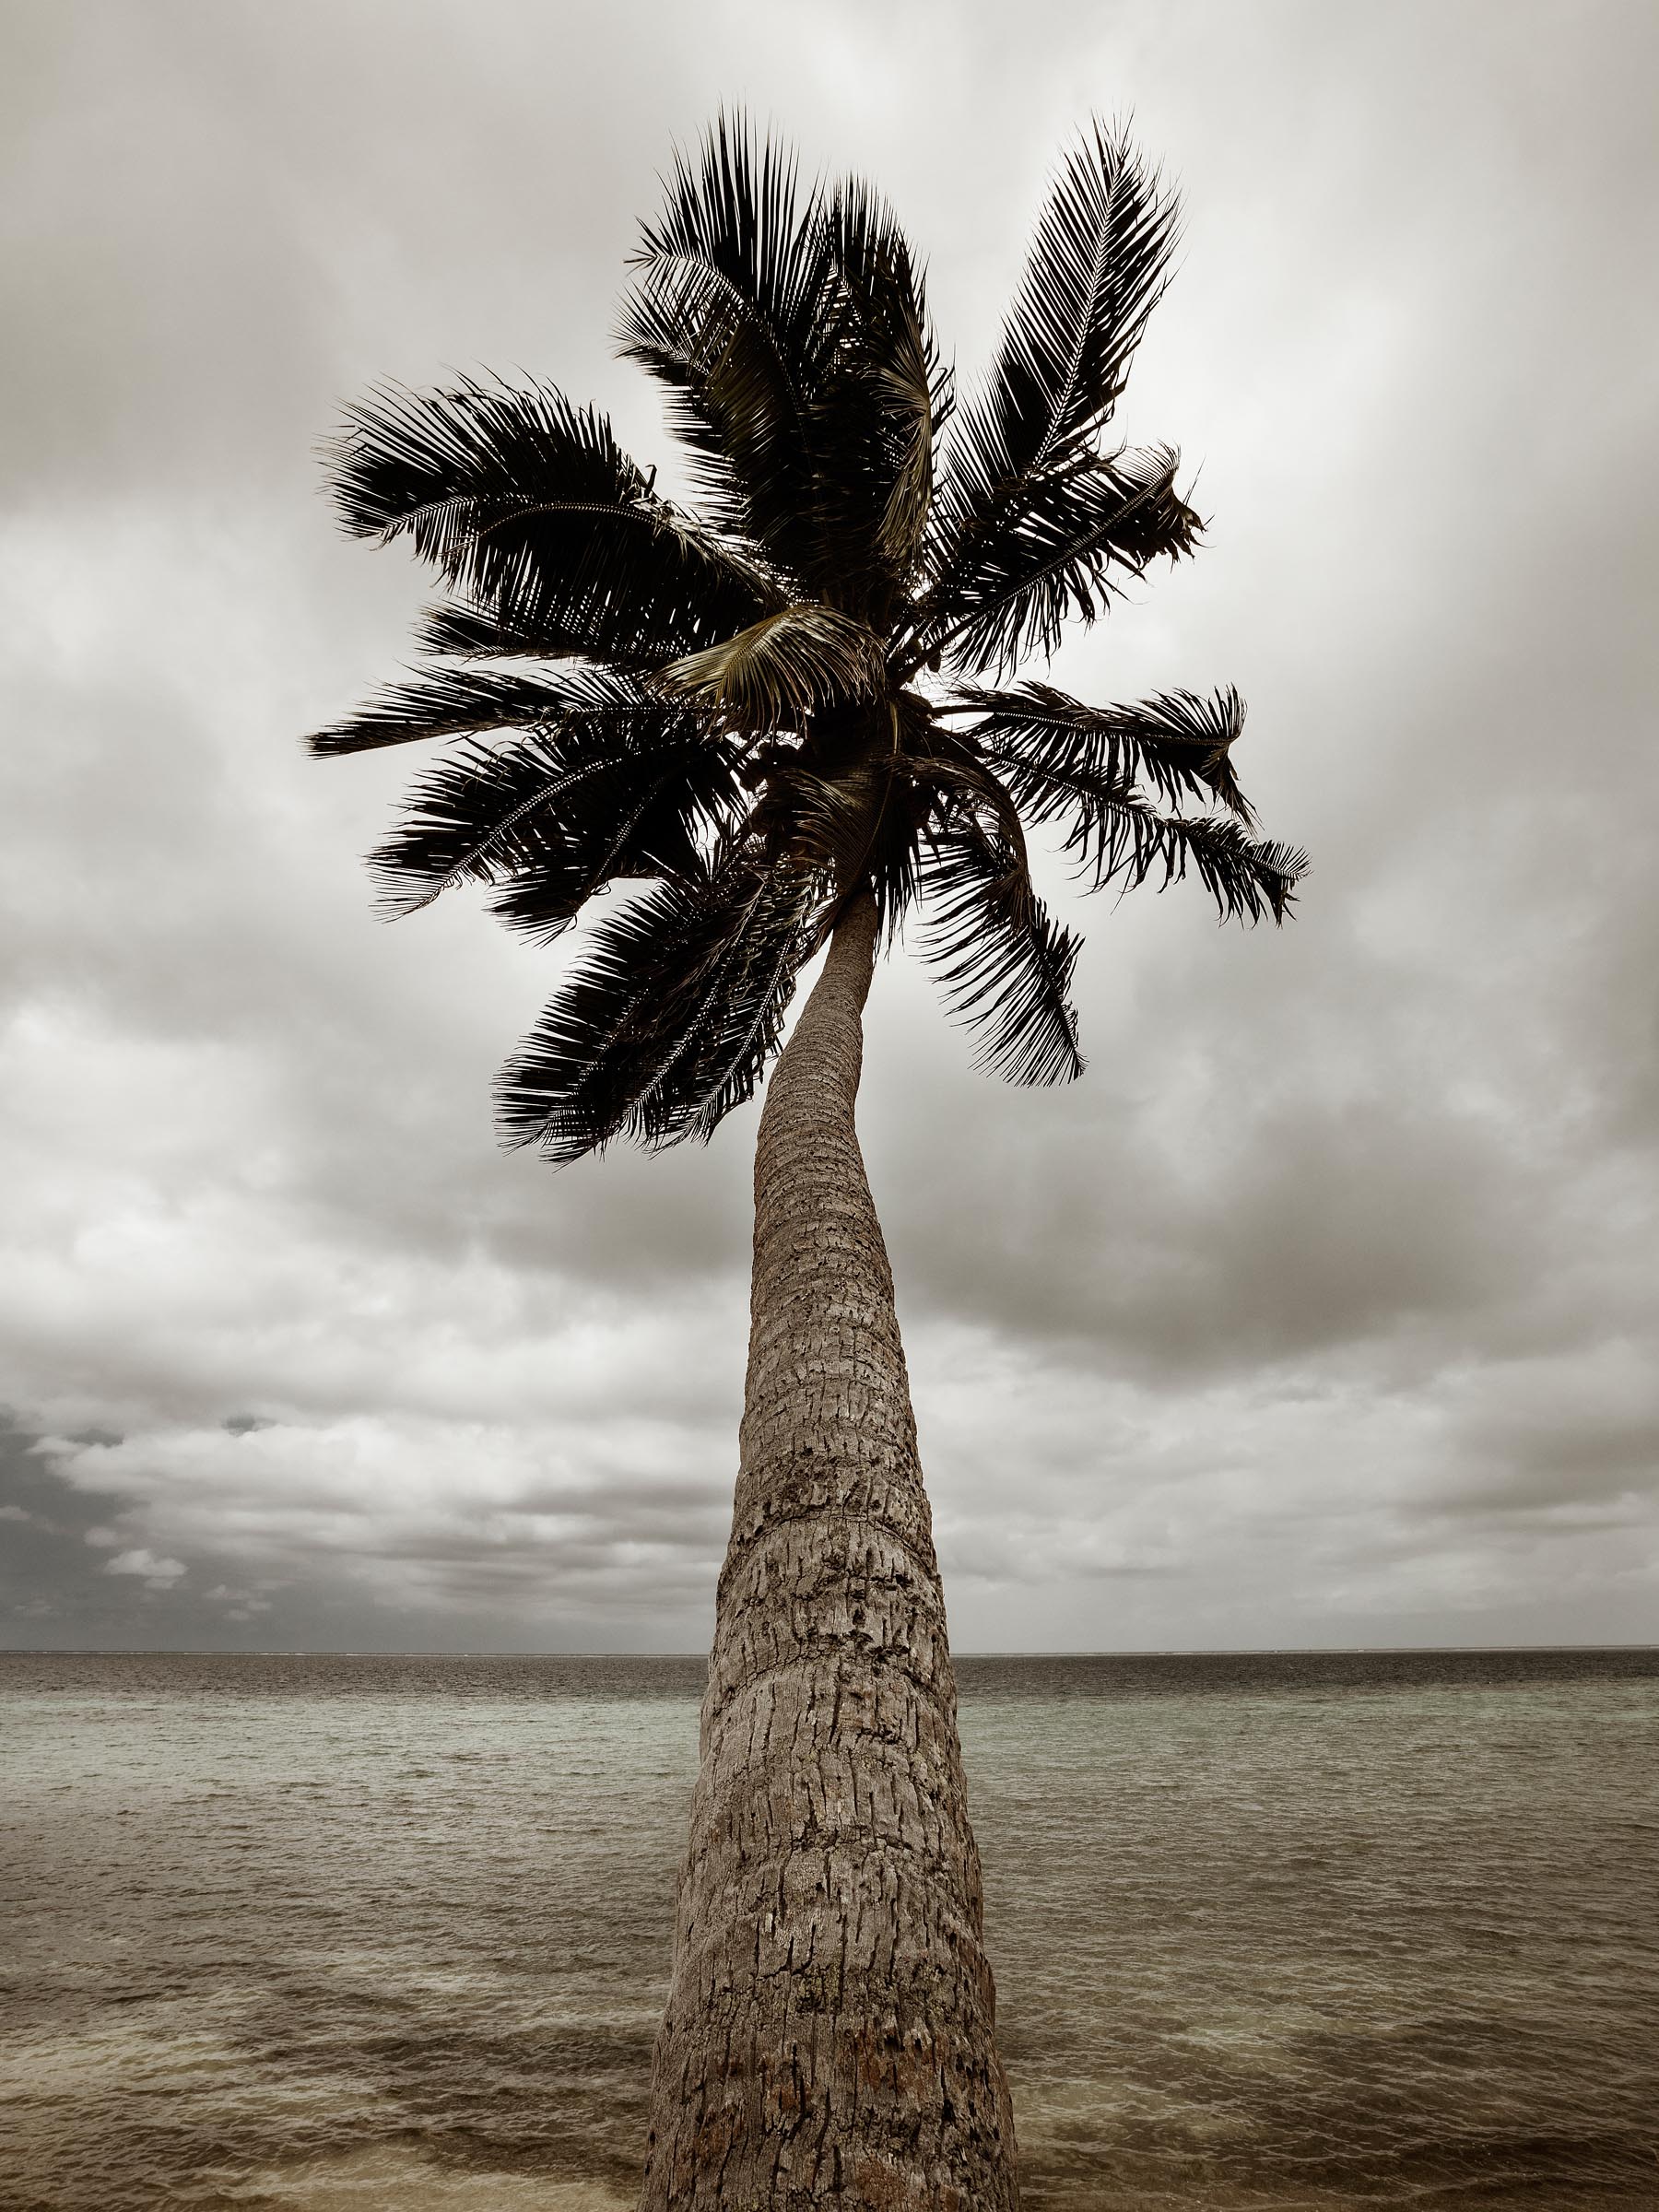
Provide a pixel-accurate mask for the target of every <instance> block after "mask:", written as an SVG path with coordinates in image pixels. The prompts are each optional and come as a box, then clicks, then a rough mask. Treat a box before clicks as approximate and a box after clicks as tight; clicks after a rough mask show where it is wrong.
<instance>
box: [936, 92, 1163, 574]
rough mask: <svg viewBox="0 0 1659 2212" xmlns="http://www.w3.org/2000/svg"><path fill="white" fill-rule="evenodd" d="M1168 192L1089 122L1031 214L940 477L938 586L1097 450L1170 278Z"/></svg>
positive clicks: (975, 562)
mask: <svg viewBox="0 0 1659 2212" xmlns="http://www.w3.org/2000/svg"><path fill="white" fill-rule="evenodd" d="M1179 229H1180V211H1179V206H1178V203H1177V200H1176V197H1175V194H1173V193H1172V192H1171V191H1169V190H1168V189H1166V188H1165V186H1164V185H1163V183H1162V182H1161V180H1160V179H1159V176H1158V174H1157V172H1156V171H1149V170H1148V169H1147V166H1146V164H1145V163H1144V162H1143V161H1142V159H1141V158H1140V156H1139V155H1138V154H1137V153H1136V151H1135V147H1133V146H1132V145H1131V143H1130V142H1129V139H1128V138H1127V136H1126V135H1124V133H1123V132H1122V131H1121V130H1115V131H1109V130H1105V129H1102V128H1101V127H1100V125H1098V124H1097V125H1096V127H1095V129H1094V132H1093V134H1092V135H1091V137H1090V138H1089V139H1088V141H1087V142H1086V143H1084V144H1083V145H1081V146H1079V147H1077V149H1076V150H1075V151H1074V152H1073V153H1072V155H1071V156H1070V158H1069V159H1067V161H1066V163H1065V167H1064V169H1063V170H1062V171H1061V174H1060V176H1059V178H1058V180H1057V181H1056V182H1055V185H1054V188H1053V193H1052V194H1051V196H1050V200H1049V203H1048V206H1047V207H1046V208H1045V209H1044V211H1043V214H1042V217H1041V220H1040V222H1039V224H1038V227H1037V232H1036V236H1035V238H1034V239H1033V241H1032V244H1031V250H1030V257H1029V259H1028V262H1027V265H1026V272H1025V277H1024V281H1023V282H1022V284H1021V286H1020V288H1019V292H1018V296H1017V298H1016V300H1015V301H1014V305H1013V307H1012V309H1011V310H1010V312H1009V315H1008V320H1007V323H1006V327H1005V329H1004V333H1003V338H1002V344H1001V347H999V349H998V352H997V355H996V359H995V361H994V365H993V367H992V371H991V374H990V378H989V380H988V382H987V386H986V389H985V391H984V392H983V394H982V395H981V396H980V397H979V398H977V399H976V400H975V402H974V403H973V405H972V406H970V407H968V408H967V409H966V410H965V411H964V412H963V414H962V415H961V416H960V417H959V420H958V428H957V433H956V435H955V437H954V438H953V439H952V440H951V441H950V442H949V446H948V450H947V456H946V461H945V465H944V468H943V471H942V475H941V482H940V487H939V497H938V504H939V510H940V523H941V531H940V546H939V552H938V556H937V561H936V573H937V577H938V582H939V587H940V594H941V597H943V598H949V597H951V596H952V595H954V594H955V593H956V592H957V591H958V590H959V589H961V588H963V587H965V586H966V585H967V584H968V583H969V582H971V580H972V579H973V578H974V577H975V575H976V574H977V572H978V568H979V562H980V559H981V558H982V541H983V540H984V539H986V538H987V537H994V536H995V535H998V534H999V533H1000V531H1001V529H1002V527H1003V526H1004V524H1005V523H1006V518H1007V517H1008V516H1009V515H1010V514H1017V513H1018V512H1022V511H1023V510H1024V508H1025V507H1026V505H1027V504H1028V503H1029V500H1030V497H1031V495H1032V493H1033V491H1034V489H1035V488H1038V487H1040V486H1041V484H1042V483H1043V482H1044V480H1045V478H1046V477H1049V476H1052V475H1053V474H1054V473H1055V472H1057V471H1058V472H1064V471H1065V469H1066V468H1067V467H1068V466H1069V465H1071V464H1072V463H1073V462H1074V461H1075V460H1076V459H1077V457H1078V456H1079V454H1084V453H1090V452H1092V450H1093V441H1094V440H1095V439H1096V438H1097V437H1098V436H1099V434H1100V431H1101V429H1103V428H1104V426H1105V425H1106V423H1107V422H1109V421H1110V419H1111V417H1112V410H1113V409H1114V407H1115V406H1116V405H1117V402H1118V399H1119V397H1120V396H1121V394H1122V393H1123V390H1124V382H1125V381H1126V378H1127V375H1128V370H1129V364H1130V361H1131V359H1133V357H1134V353H1135V347H1136V346H1137V345H1138V344H1139V343H1140V339H1141V336H1142V334H1143V333H1144V331H1145V329H1146V326H1147V318H1148V317H1149V316H1150V314H1151V312H1152V310H1153V308H1154V307H1155V306H1156V305H1157V303H1158V301H1159V298H1160V297H1161V296H1162V292H1163V288H1164V286H1165V284H1166V282H1167V281H1168V274H1169V265H1170V260H1171V254H1172V253H1173V252H1174V248H1175V243H1176V239H1177V236H1178V233H1179Z"/></svg>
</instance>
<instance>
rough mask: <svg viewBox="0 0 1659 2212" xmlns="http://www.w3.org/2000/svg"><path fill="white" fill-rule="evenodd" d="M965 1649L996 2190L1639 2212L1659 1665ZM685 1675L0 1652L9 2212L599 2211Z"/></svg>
mask: <svg viewBox="0 0 1659 2212" xmlns="http://www.w3.org/2000/svg"><path fill="white" fill-rule="evenodd" d="M960 1673H961V1677H962V1734H963V1741H964V1746H965V1749H966V1753H967V1759H968V1767H969V1777H970V1783H971V1794H972V1804H973V1812H974V1818H975V1824H976V1827H977V1830H978V1833H979V1837H980V1841H981V1845H982V1852H983V1855H984V1861H985V1873H986V1885H987V1920H988V1938H989V1944H990V1947H991V1952H992V1957H993V1959H994V1963H995V1966H996V1971H997V1976H998V1982H999V1986H1000V1990H1001V2007H1002V2011H1001V2017H1002V2026H1003V2041H1004V2052H1005V2055H1006V2059H1007V2061H1008V2067H1009V2072H1010V2074H1011V2076H1012V2077H1013V2081H1014V2090H1015V2100H1016V2110H1017V2112H1018V2124H1019V2130H1020V2137H1021V2143H1022V2147H1023V2155H1024V2167H1025V2173H1026V2184H1027V2202H1028V2205H1029V2206H1030V2208H1031V2212H1058V2208H1059V2207H1062V2206H1065V2207H1079V2208H1080V2207H1083V2206H1089V2207H1099V2208H1100V2212H1129V2208H1130V2207H1135V2208H1138V2212H1150V2208H1151V2207H1155V2206H1215V2207H1229V2208H1234V2207H1246V2206H1249V2207H1258V2208H1261V2212H1265V2208H1267V2207H1275V2208H1279V2212H1315V2208H1318V2212H1324V2208H1326V2207H1336V2206H1413V2207H1418V2212H1438V2208H1441V2207H1447V2208H1450V2207H1453V2206H1455V2207H1460V2208H1461V2207H1477V2206H1478V2207H1488V2206H1509V2207H1516V2208H1517V2212H1519V2208H1522V2207H1526V2208H1533V2212H1575V2208H1577V2207H1584V2208H1585V2212H1589V2208H1590V2207H1600V2208H1605V2207H1608V2206H1642V2207H1645V2208H1647V2212H1653V2207H1655V2206H1659V1653H1652V1652H1649V1653H1526V1654H1520V1653H1516V1654H1490V1653H1488V1654H1470V1653H1465V1654H1446V1653H1418V1654H1405V1655H1398V1656H1386V1657H1377V1656H1359V1655H1353V1656H1335V1657H1332V1656H1322V1657H1296V1658H1260V1657H1256V1658H1244V1659H1238V1658H1196V1659H1161V1660H1153V1659H1100V1660H967V1661H964V1662H962V1663H960ZM701 1674H702V1668H701V1664H700V1662H695V1661H682V1660H627V1659H618V1660H596V1659H476V1660H468V1659H430V1660H428V1659H305V1658H282V1657H269V1658H175V1657H166V1658H158V1657H128V1658H123V1657H82V1656H69V1657H63V1656H18V1655H11V1656H0V1758H3V1759H4V1776H3V1780H0V1989H3V1992H4V2006H5V2009H4V2028H3V2031H0V2206H4V2207H5V2212H152V2208H159V2207H161V2206H167V2207H192V2208H195V2207H208V2206H226V2207H229V2206H238V2207H261V2208H273V2212H274V2208H276V2207H281V2208H282V2212H393V2207H395V2208H396V2212H533V2208H535V2212H610V2208H611V2207H618V2208H619V2207H623V2206H627V2205H628V2204H629V2202H630V2200H631V2190H632V2184H633V2180H634V2175H635V2171H636V2167H637V2161H638V2156H639V2148H640V2144H641V2134H642V2126H643V2120H642V2113H643V2105H644V2089H645V2081H646V2074H647V2067H648V2061H649V2053H650V2047H651V2038H652V2032H653V2026H654V2023H655V2018H656V2013H657V2009H658V2007H659V2006H660V2004H661V2002H662V1998H663V1994H664V1986H665V1967H666V1963H667V1948H668V1938H669V1925H670V1890H671V1885H672V1877H673V1869H674V1865H675V1861H676V1859H677V1854H678V1850H679V1843H680V1834H681V1826H682V1822H683V1819H684V1815H685V1807H686V1801H687V1796H688V1790H689V1786H690V1782H691V1778H692V1772H693V1768H694V1762H695V1758H696V1737H697V1700H698V1696H699V1693H700V1685H701Z"/></svg>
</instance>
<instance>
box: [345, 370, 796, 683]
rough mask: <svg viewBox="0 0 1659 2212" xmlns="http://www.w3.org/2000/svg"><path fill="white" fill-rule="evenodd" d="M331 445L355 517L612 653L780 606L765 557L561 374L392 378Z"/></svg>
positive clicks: (509, 606) (354, 528) (507, 616)
mask: <svg viewBox="0 0 1659 2212" xmlns="http://www.w3.org/2000/svg"><path fill="white" fill-rule="evenodd" d="M329 459H330V464H331V476H332V480H333V485H334V490H335V499H336V500H337V503H338V506H339V511H340V514H341V517H342V520H343V521H344V523H345V525H346V527H347V530H348V531H350V532H351V533H353V534H354V535H358V536H367V537H376V538H379V539H381V540H382V542H384V541H386V540H389V539H391V538H394V537H399V536H406V537H407V538H408V540H409V542H410V543H411V545H412V546H413V547H414V548H415V550H416V552H417V553H418V554H419V555H420V556H421V557H422V558H423V559H427V560H429V561H431V562H432V563H433V565H434V566H435V567H436V568H437V569H438V570H439V571H440V572H441V575H442V576H443V579H444V581H445V582H446V583H447V584H448V585H449V586H450V587H451V588H452V589H453V590H455V591H458V592H461V593H464V594H465V595H466V596H467V597H468V598H469V599H471V600H472V601H473V602H475V603H476V604H477V605H479V606H483V607H485V608H486V609H488V611H489V612H491V613H492V614H493V615H494V616H495V617H496V618H498V619H500V620H503V621H506V622H508V623H510V624H512V625H515V626H518V627H523V628H528V629H541V630H543V631H544V632H547V633H549V634H551V635H553V636H556V637H558V638H559V639H561V640H565V641H571V642H572V643H574V644H575V645H576V646H578V647H579V649H580V650H581V651H582V652H585V653H593V654H594V655H595V656H597V657H599V658H601V659H604V658H606V657H609V656H611V655H613V654H620V655H629V654H631V655H644V656H647V657H650V658H653V659H666V658H667V657H668V656H669V655H670V654H672V653H685V652H688V651H690V650H693V649H695V648H696V647H697V646H699V645H702V644H707V643H710V642H712V640H713V639H715V638H718V637H723V636H726V635H729V634H730V632H731V631H732V630H734V629H739V628H741V627H742V626H743V625H744V624H745V623H746V622H749V621H752V620H753V619H754V618H755V617H756V616H757V615H758V614H760V613H761V612H763V611H764V610H765V609H766V608H767V607H768V606H773V605H775V604H777V594H776V591H775V589H774V588H773V586H772V583H771V578H770V575H769V574H768V572H767V571H766V570H765V569H764V568H763V567H762V566H761V565H760V564H759V563H757V562H756V561H755V560H753V559H751V558H750V557H748V556H747V555H746V554H745V553H743V552H742V551H741V550H740V549H739V548H737V547H733V546H730V545H728V544H726V543H725V542H724V541H723V540H722V539H721V538H720V537H719V536H718V535H716V534H714V533H713V532H712V531H709V530H707V529H705V528H704V527H702V526H701V525H700V524H697V523H696V522H695V520H694V519H693V518H691V517H689V516H687V515H685V514H682V513H680V512H678V511H677V509H675V508H673V507H672V506H670V505H669V504H668V502H667V501H666V500H660V499H658V498H657V497H656V496H655V494H654V493H653V490H652V488H651V483H650V481H649V480H648V479H647V477H645V476H644V475H643V474H642V472H641V470H640V469H639V468H638V467H637V466H636V465H635V464H634V463H633V462H632V461H630V460H629V457H628V455H627V454H626V453H623V451H622V450H621V448H620V447H619V446H618V443H617V441H616V439H615V437H614V435H613V434H612V431H611V427H610V424H609V422H608V421H607V420H606V418H605V417H604V416H603V415H602V414H601V413H600V412H599V411H598V410H597V409H596V408H593V407H576V406H572V405H571V402H570V401H569V400H567V399H566V398H565V397H564V395H563V394H561V393H559V392H558V391H555V390H554V389H553V388H552V387H551V386H547V385H539V384H536V385H525V386H522V387H521V386H514V385H509V384H486V383H481V382H470V381H469V382H463V383H460V384H457V385H455V386H453V388H451V389H450V390H448V391H444V392H435V393H426V394H421V393H414V392H407V391H404V390H402V389H401V388H399V387H396V386H385V387H382V389H381V390H379V391H378V392H377V393H375V394H372V395H371V398H370V399H368V400H366V401H363V402H361V403H359V405H358V406H353V407H351V408H350V409H348V410H347V427H346V429H345V430H344V431H343V432H342V434H341V435H340V437H339V438H338V439H337V440H336V441H335V443H334V445H333V447H332V449H331V451H330V454H329Z"/></svg>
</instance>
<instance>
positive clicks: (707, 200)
mask: <svg viewBox="0 0 1659 2212" xmlns="http://www.w3.org/2000/svg"><path fill="white" fill-rule="evenodd" d="M819 218H820V206H819V202H818V194H816V193H811V194H807V195H806V199H805V201H804V202H803V201H801V200H800V199H799V198H798V195H797V191H796V182H795V169H794V160H793V159H791V158H790V157H788V156H787V155H785V154H784V153H783V152H782V150H781V149H780V148H778V147H775V146H773V145H772V144H771V142H770V141H767V142H763V143H757V141H756V138H755V135H754V134H753V132H752V131H751V130H750V128H749V127H748V124H747V121H746V120H745V118H744V117H742V116H741V115H738V116H736V117H734V118H732V119H731V120H729V121H728V119H727V118H726V117H725V116H724V115H722V116H721V117H720V119H719V120H718V122H717V123H716V124H715V126H714V128H713V130H712V131H711V132H710V133H709V135H708V136H707V138H706V139H705V141H704V143H703V147H702V150H701V158H700V160H699V161H698V162H697V163H696V164H695V165H693V164H692V163H691V162H690V161H688V159H686V158H685V157H684V156H683V155H682V156H678V157H677V159H676V161H675V165H674V171H673V173H672V175H671V176H670V178H669V180H668V185H667V194H666V201H665V206H664V209H663V212H662V214H661V215H660V216H659V217H658V218H657V219H656V220H655V221H654V222H653V223H649V224H647V225H645V226H644V228H643V230H642V233H641V242H640V246H639V249H638V251H637V252H636V253H635V254H634V255H633V256H632V264H631V265H632V267H633V271H634V284H633V288H632V291H631V294H630V296H629V300H628V301H627V304H626V306H625V308H624V312H623V316H622V322H621V327H620V332H619V336H620V341H621V349H622V352H623V354H624V356H625V357H626V358H628V359H632V360H636V361H638V362H639V363H640V364H641V366H642V367H643V368H644V369H646V370H647V371H649V372H650V373H651V374H652V375H653V376H654V377H655V378H656V379H657V380H658V382H661V383H663V384H665V386H666V387H667V389H668V391H669V392H670V394H672V400H673V414H672V420H673V423H674V426H675V428H676V429H677V431H678V433H679V435H680V437H681V439H682V440H683V441H685V443H686V444H687V445H688V447H689V448H690V450H691V453H692V455H693V457H694V461H695V462H696V464H697V465H698V467H699V470H700V491H701V492H702V494H703V496H704V498H705V500H707V502H708V503H709V505H710V507H711V510H712V512H715V513H716V514H717V515H718V516H719V517H720V519H721V520H722V521H723V522H724V523H725V524H727V525H728V526H729V527H731V528H733V529H735V530H738V531H741V532H742V533H743V534H744V535H747V536H749V537H752V538H753V539H755V540H757V541H758V542H759V543H760V544H762V545H764V546H765V547H767V548H768V551H769V552H770V554H771V557H772V558H773V559H777V560H779V561H780V562H782V565H783V566H784V567H785V568H786V569H788V570H789V571H791V572H793V573H794V574H795V575H796V576H797V577H800V578H802V579H803V580H805V579H806V578H807V577H809V576H810V574H811V572H812V571H813V569H814V567H815V565H816V563H815V559H814V549H813V523H814V510H813V496H812V495H813V476H814V471H813V463H812V453H811V441H810V437H809V433H808V428H807V416H808V409H809V405H810V400H811V395H812V394H813V392H814V390H815V388H816V386H817V383H818V376H819V371H820V366H821V363H822V360H823V359H824V355H825V351H826V347H827V344H828V337H827V333H826V328H825V312H826V309H827V308H828V307H829V306H830V305H831V304H832V299H833V294H832V288H831V286H830V282H829V278H830V265H829V262H828V259H827V243H826V239H825V236H824V228H823V224H822V222H821V220H820V219H819ZM733 627H734V628H735V627H736V626H735V624H734V625H733Z"/></svg>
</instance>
